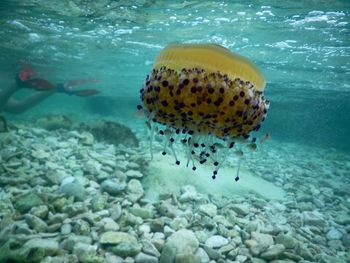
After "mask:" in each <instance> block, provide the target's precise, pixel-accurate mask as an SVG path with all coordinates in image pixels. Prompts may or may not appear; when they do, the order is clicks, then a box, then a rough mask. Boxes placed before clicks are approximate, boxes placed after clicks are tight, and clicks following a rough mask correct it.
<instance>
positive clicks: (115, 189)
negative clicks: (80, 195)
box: [101, 180, 126, 196]
mask: <svg viewBox="0 0 350 263" xmlns="http://www.w3.org/2000/svg"><path fill="white" fill-rule="evenodd" d="M101 188H102V190H103V191H105V192H107V193H109V194H110V195H113V196H116V195H119V194H120V193H122V192H123V191H124V190H125V188H126V184H125V183H122V182H114V181H111V180H105V181H103V182H102V183H101Z"/></svg>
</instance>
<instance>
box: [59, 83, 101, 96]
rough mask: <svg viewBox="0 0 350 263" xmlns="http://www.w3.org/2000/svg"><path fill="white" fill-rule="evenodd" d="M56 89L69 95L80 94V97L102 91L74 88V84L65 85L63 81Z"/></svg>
mask: <svg viewBox="0 0 350 263" xmlns="http://www.w3.org/2000/svg"><path fill="white" fill-rule="evenodd" d="M56 90H57V92H60V93H65V94H68V95H75V96H79V97H88V96H92V95H95V94H98V93H100V91H99V90H97V89H82V90H73V87H72V86H70V85H65V84H62V83H60V84H57V85H56Z"/></svg>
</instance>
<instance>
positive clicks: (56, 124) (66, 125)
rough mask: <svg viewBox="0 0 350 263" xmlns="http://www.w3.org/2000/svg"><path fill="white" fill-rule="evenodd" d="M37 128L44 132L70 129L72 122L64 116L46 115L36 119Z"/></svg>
mask: <svg viewBox="0 0 350 263" xmlns="http://www.w3.org/2000/svg"><path fill="white" fill-rule="evenodd" d="M35 124H36V125H37V126H39V127H41V128H44V129H46V130H49V131H50V130H57V129H67V130H68V129H70V128H71V126H72V124H73V122H72V121H71V120H70V119H69V118H68V117H67V116H65V115H48V116H45V117H42V118H40V119H38V120H37V121H36V123H35Z"/></svg>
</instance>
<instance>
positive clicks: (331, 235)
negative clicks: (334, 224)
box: [326, 228, 343, 240]
mask: <svg viewBox="0 0 350 263" xmlns="http://www.w3.org/2000/svg"><path fill="white" fill-rule="evenodd" d="M326 237H327V239H328V240H335V239H341V238H342V237H343V234H342V233H341V232H340V231H339V230H338V229H335V228H332V229H331V230H329V231H328V233H327V235H326Z"/></svg>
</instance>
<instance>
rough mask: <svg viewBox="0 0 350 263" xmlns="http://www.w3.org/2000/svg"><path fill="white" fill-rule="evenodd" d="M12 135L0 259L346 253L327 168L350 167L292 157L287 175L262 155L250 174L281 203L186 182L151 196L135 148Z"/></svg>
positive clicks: (254, 258)
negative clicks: (320, 174) (207, 190)
mask: <svg viewBox="0 0 350 263" xmlns="http://www.w3.org/2000/svg"><path fill="white" fill-rule="evenodd" d="M9 135H10V136H9V137H6V138H5V137H4V140H5V142H6V144H4V142H3V141H2V140H0V160H1V161H4V160H5V165H4V166H1V165H0V173H9V174H11V173H15V174H16V177H14V176H13V177H11V176H9V178H7V179H6V180H5V179H4V178H0V184H1V187H2V189H0V214H1V218H2V220H1V222H0V229H1V232H0V236H2V237H3V241H4V242H3V243H1V244H0V262H26V261H29V259H28V260H27V259H23V258H22V259H21V258H19V257H20V256H21V255H24V256H25V254H23V253H24V251H25V249H29V250H30V254H28V255H30V256H31V258H30V260H31V261H32V262H43V263H59V262H87V263H88V262H90V263H91V262H95V263H102V262H109V263H135V262H136V263H137V262H141V263H142V262H145V263H147V262H151V263H152V262H161V263H169V262H172V263H182V262H184V263H185V262H186V263H200V262H203V263H208V262H211V263H215V262H217V263H225V262H228V263H233V262H235V263H237V262H253V263H264V262H273V263H292V262H300V263H306V262H323V263H333V262H335V263H338V262H339V263H343V262H348V261H349V258H350V255H349V253H348V252H347V251H349V249H350V237H349V231H350V227H349V224H350V216H349V210H350V202H349V201H350V199H349V198H348V197H347V193H348V192H347V191H348V190H347V189H346V188H345V186H343V185H342V184H338V183H336V181H337V180H334V179H335V177H334V175H333V173H336V176H337V177H338V176H340V177H341V176H342V174H343V173H344V174H345V173H346V171H347V170H346V169H345V170H344V169H343V170H341V169H339V170H338V168H334V167H335V166H334V167H333V168H334V169H333V168H332V169H333V170H332V171H328V172H327V171H326V170H325V171H324V173H325V174H327V176H328V177H329V179H328V177H327V176H325V177H324V178H323V179H322V180H319V178H316V177H312V176H311V175H310V176H306V174H305V173H308V171H311V170H312V169H318V167H316V166H312V165H311V164H312V162H311V161H310V162H304V163H302V164H297V165H296V164H293V160H294V159H293V158H292V157H291V162H290V163H289V166H291V167H290V168H288V169H290V170H289V171H288V169H287V170H283V169H282V168H281V169H277V170H276V169H275V168H274V166H273V165H271V164H272V163H271V161H269V160H270V159H271V160H272V159H273V158H265V159H264V160H265V161H264V165H259V162H257V161H256V162H255V164H254V165H255V166H254V167H256V170H255V172H256V173H257V175H261V174H264V173H267V172H268V173H269V174H270V175H271V176H270V177H271V179H273V180H272V181H271V182H273V183H275V184H276V185H280V186H282V187H283V188H284V189H285V190H286V191H287V195H286V196H285V197H284V198H283V199H282V200H279V201H272V200H267V199H266V200H265V199H263V198H262V197H258V196H256V195H255V194H254V193H249V194H247V195H237V196H235V197H234V198H231V197H230V198H227V197H226V196H224V197H220V196H214V195H213V196H209V195H206V194H202V193H200V192H199V191H197V189H196V187H197V188H198V189H200V188H199V187H198V186H196V187H195V186H193V185H185V186H182V187H181V189H180V193H177V192H176V191H175V190H174V189H178V188H179V186H176V187H177V188H174V189H170V191H169V192H167V193H165V194H163V195H161V196H160V197H159V200H148V199H146V198H145V196H147V195H146V193H145V189H148V188H149V185H147V184H146V183H145V181H144V179H146V178H143V177H144V176H145V175H146V174H145V171H146V170H143V169H144V168H145V165H146V163H147V160H145V159H144V153H143V151H142V150H141V152H142V153H140V149H137V150H134V149H129V148H126V147H124V146H115V145H108V144H104V143H102V142H98V141H96V140H95V138H97V137H95V138H94V136H95V134H94V135H92V133H90V132H86V131H83V132H79V131H72V132H60V131H57V132H54V133H48V132H46V131H45V130H42V131H41V130H36V131H31V130H29V129H27V130H25V129H20V130H18V131H15V130H14V131H11V132H10V133H9ZM8 138H10V139H8ZM43 138H44V139H43ZM19 140H20V142H21V143H18V142H19ZM271 151H273V149H272V150H271ZM17 152H18V153H17ZM285 153H286V154H287V155H288V152H285ZM265 154H266V156H269V157H272V156H273V157H274V158H276V156H275V155H271V156H270V155H269V154H270V153H265ZM266 156H265V157H266ZM306 159H307V158H306ZM338 159H339V160H338ZM252 160H253V159H252ZM252 160H250V158H247V160H246V162H247V166H249V165H250V164H251V162H252ZM343 161H344V160H343V159H342V157H341V156H338V157H337V158H336V160H333V161H332V162H334V163H337V165H339V167H341V166H342V165H343V164H344V163H345V162H343ZM265 162H268V163H267V164H266V163H265ZM310 163H311V164H310ZM269 164H270V165H269ZM281 165H282V164H281ZM310 165H311V166H310ZM259 167H260V168H259ZM266 167H269V168H266ZM349 167H350V161H349ZM5 168H6V169H8V170H5ZM267 169H269V171H267ZM284 169H286V168H284ZM23 170H25V171H26V173H25V174H23ZM270 170H271V171H270ZM318 171H320V170H318ZM301 178H302V179H301ZM304 181H305V182H306V184H305V182H304ZM344 185H345V184H344ZM144 187H145V188H144ZM1 190H2V191H1ZM147 191H148V190H147ZM223 195H224V194H223ZM315 196H317V197H318V198H315ZM334 196H337V199H334ZM335 200H336V201H335ZM16 235H18V236H16ZM12 236H15V237H18V238H17V239H16V241H15V243H13V242H14V241H13V240H12V238H11V237H12ZM22 236H23V237H24V236H26V238H21V237H22ZM27 238H29V240H27ZM58 241H59V242H60V243H58ZM11 242H12V243H11Z"/></svg>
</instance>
